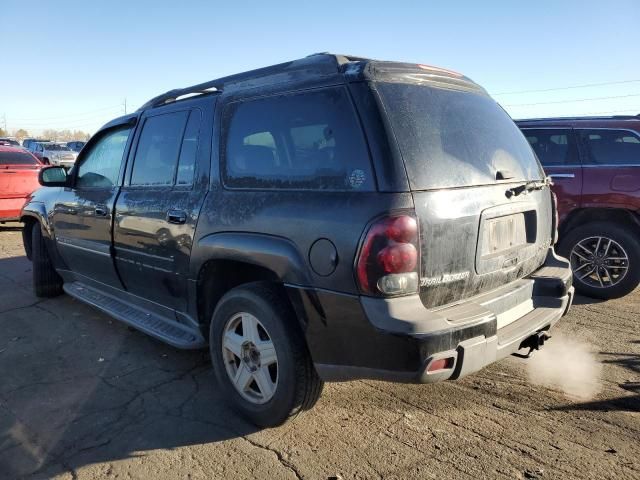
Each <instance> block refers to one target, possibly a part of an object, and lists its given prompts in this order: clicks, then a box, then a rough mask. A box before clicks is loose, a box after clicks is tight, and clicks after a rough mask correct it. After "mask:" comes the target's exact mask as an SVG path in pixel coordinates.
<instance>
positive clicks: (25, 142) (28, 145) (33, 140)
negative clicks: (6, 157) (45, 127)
mask: <svg viewBox="0 0 640 480" xmlns="http://www.w3.org/2000/svg"><path fill="white" fill-rule="evenodd" d="M37 142H40V143H49V142H51V140H48V139H45V138H25V139H24V140H23V141H22V146H23V147H24V148H28V149H29V151H31V152H32V151H33V150H32V149H31V145H32V144H34V143H37Z"/></svg>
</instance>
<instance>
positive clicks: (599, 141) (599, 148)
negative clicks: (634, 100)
mask: <svg viewBox="0 0 640 480" xmlns="http://www.w3.org/2000/svg"><path fill="white" fill-rule="evenodd" d="M578 132H579V135H580V137H581V138H582V144H583V145H584V147H585V150H586V163H587V164H589V165H640V138H639V137H638V135H636V134H635V133H633V132H630V131H628V130H597V129H593V130H588V129H580V130H578Z"/></svg>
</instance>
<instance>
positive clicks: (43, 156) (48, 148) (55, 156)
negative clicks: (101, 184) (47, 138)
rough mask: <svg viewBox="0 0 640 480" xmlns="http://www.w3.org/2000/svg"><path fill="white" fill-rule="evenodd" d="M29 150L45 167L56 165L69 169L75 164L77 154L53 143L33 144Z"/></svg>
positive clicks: (64, 146)
mask: <svg viewBox="0 0 640 480" xmlns="http://www.w3.org/2000/svg"><path fill="white" fill-rule="evenodd" d="M30 150H31V151H32V152H33V154H34V155H35V156H36V157H38V158H39V159H40V160H41V161H42V162H43V163H44V164H45V165H56V166H60V167H65V168H71V167H72V166H73V164H74V163H75V162H76V158H77V157H78V153H77V152H74V151H72V150H71V149H70V148H69V147H67V146H66V145H62V144H59V143H53V142H33V143H31V145H30Z"/></svg>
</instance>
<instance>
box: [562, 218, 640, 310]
mask: <svg viewBox="0 0 640 480" xmlns="http://www.w3.org/2000/svg"><path fill="white" fill-rule="evenodd" d="M639 240H640V230H639V229H637V228H636V227H634V226H633V225H629V224H623V223H619V222H590V223H586V224H584V225H581V226H579V227H576V228H574V229H573V230H570V231H569V232H567V233H566V234H565V235H564V238H562V239H561V240H560V244H559V248H558V252H559V253H560V254H561V255H563V256H565V257H567V258H568V259H569V260H570V261H571V268H572V270H573V278H574V282H573V284H574V285H575V287H576V290H577V291H578V292H579V293H581V294H583V295H587V296H590V297H596V298H603V299H609V298H618V297H622V296H623V295H626V294H627V293H629V292H631V291H632V290H633V289H635V288H636V287H637V286H638V284H639V283H640V268H639V267H640V241H639Z"/></svg>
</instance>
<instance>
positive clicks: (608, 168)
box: [517, 115, 640, 298]
mask: <svg viewBox="0 0 640 480" xmlns="http://www.w3.org/2000/svg"><path fill="white" fill-rule="evenodd" d="M517 124H518V126H519V127H520V128H521V129H522V131H523V132H524V135H525V136H526V137H527V140H528V141H529V143H530V144H531V146H532V147H533V150H534V151H535V153H536V154H537V155H538V158H539V159H540V162H541V163H542V165H543V166H544V169H545V171H546V173H547V175H549V176H550V177H551V178H552V179H553V183H554V187H553V190H554V192H555V193H556V195H557V197H558V212H559V220H560V221H559V235H560V242H559V248H558V250H559V252H560V253H561V254H562V255H564V256H565V257H567V258H569V259H570V260H571V265H572V268H573V272H574V285H575V287H576V289H577V290H578V291H579V292H581V293H583V294H585V295H589V296H592V297H598V298H616V297H621V296H623V295H626V294H627V293H629V292H631V291H632V290H633V289H634V288H636V286H637V285H638V283H640V115H638V116H633V117H631V116H625V117H622V116H615V117H583V118H545V119H536V120H522V121H518V122H517Z"/></svg>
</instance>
